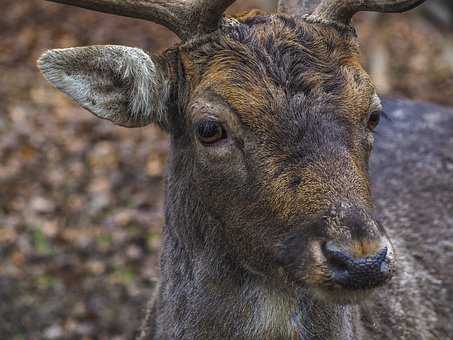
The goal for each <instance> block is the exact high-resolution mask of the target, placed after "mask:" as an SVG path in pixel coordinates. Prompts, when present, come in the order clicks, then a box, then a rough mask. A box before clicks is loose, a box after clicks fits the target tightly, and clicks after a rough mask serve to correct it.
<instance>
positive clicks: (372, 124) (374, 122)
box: [368, 111, 382, 131]
mask: <svg viewBox="0 0 453 340" xmlns="http://www.w3.org/2000/svg"><path fill="white" fill-rule="evenodd" d="M381 115H382V111H373V112H371V113H370V116H369V117H368V129H370V130H371V131H373V130H374V129H376V128H377V126H378V125H379V122H380V121H381Z"/></svg>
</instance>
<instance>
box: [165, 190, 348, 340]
mask: <svg viewBox="0 0 453 340" xmlns="http://www.w3.org/2000/svg"><path fill="white" fill-rule="evenodd" d="M172 188H173V189H176V188H177V190H172ZM190 191H191V189H190V186H188V187H185V186H184V185H180V183H179V184H178V183H169V185H168V189H167V212H166V227H165V228H164V231H163V247H162V255H161V288H160V296H159V306H158V307H157V308H158V313H157V314H158V315H159V316H158V318H159V322H158V323H157V324H158V325H159V326H160V327H162V330H158V332H157V334H158V337H157V338H158V339H244V340H245V339H250V340H252V339H269V340H272V339H279V340H290V339H291V340H293V339H294V340H302V339H303V340H308V339H326V340H328V339H352V338H353V336H352V327H351V325H352V309H351V308H352V307H345V306H338V305H331V304H326V303H323V302H321V301H319V300H317V299H316V298H315V297H314V296H313V295H312V294H310V293H309V292H308V291H306V290H303V289H295V288H288V287H282V286H281V283H276V282H270V281H268V280H267V279H266V278H264V277H262V276H259V275H257V274H254V273H251V272H250V271H248V270H246V269H245V268H243V267H242V266H241V265H240V264H238V263H237V262H236V261H235V260H234V259H232V258H230V256H229V253H228V251H227V249H226V248H225V247H226V244H225V242H224V240H223V239H221V237H220V236H219V235H221V231H220V228H221V225H220V223H219V222H218V221H216V219H215V218H213V217H212V216H210V214H209V213H208V212H207V210H206V209H204V208H203V205H202V203H200V202H199V201H198V200H197V199H196V198H193V197H191V196H190ZM186 195H187V196H186ZM175 207H178V209H175Z"/></svg>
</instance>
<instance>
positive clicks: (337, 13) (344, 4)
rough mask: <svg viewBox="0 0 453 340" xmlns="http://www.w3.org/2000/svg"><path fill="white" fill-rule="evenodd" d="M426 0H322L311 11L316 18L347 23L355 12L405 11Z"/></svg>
mask: <svg viewBox="0 0 453 340" xmlns="http://www.w3.org/2000/svg"><path fill="white" fill-rule="evenodd" d="M425 1H426V0H324V1H322V2H321V4H320V5H319V6H318V7H317V8H316V10H315V11H314V12H313V14H312V16H313V17H315V18H318V19H322V20H327V21H334V22H337V23H340V24H344V25H349V24H350V22H351V18H352V17H353V16H354V14H356V13H357V12H361V11H367V12H382V13H390V12H405V11H408V10H410V9H412V8H415V7H417V6H419V5H421V4H422V3H424V2H425Z"/></svg>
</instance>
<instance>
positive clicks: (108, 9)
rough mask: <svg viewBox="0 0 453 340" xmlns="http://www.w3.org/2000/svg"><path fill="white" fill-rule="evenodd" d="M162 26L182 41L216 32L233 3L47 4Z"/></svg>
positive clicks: (85, 0)
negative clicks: (134, 19)
mask: <svg viewBox="0 0 453 340" xmlns="http://www.w3.org/2000/svg"><path fill="white" fill-rule="evenodd" d="M47 1H51V2H57V3H61V4H66V5H72V6H77V7H82V8H86V9H91V10H95V11H98V12H104V13H110V14H116V15H121V16H126V17H131V18H139V19H144V20H148V21H153V22H156V23H158V24H161V25H163V26H165V27H167V28H168V29H170V30H171V31H173V32H175V33H176V34H177V35H178V36H179V37H180V38H181V39H182V40H187V39H189V38H191V37H193V36H196V35H199V34H205V33H210V32H212V31H215V30H216V29H217V28H218V26H219V22H220V20H221V19H222V16H223V13H224V12H225V10H226V9H227V8H228V7H229V6H231V5H232V4H233V3H234V2H235V0H193V1H187V0H47Z"/></svg>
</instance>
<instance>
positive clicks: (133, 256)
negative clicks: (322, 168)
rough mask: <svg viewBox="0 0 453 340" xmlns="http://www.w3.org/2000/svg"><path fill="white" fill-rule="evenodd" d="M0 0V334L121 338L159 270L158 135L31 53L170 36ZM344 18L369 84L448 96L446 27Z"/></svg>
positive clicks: (451, 85) (157, 43)
mask: <svg viewBox="0 0 453 340" xmlns="http://www.w3.org/2000/svg"><path fill="white" fill-rule="evenodd" d="M244 2H245V1H243V3H244ZM256 2H257V3H259V1H256ZM249 6H251V5H249ZM2 11H3V13H2V16H1V19H0V339H8V340H9V339H11V340H19V339H30V340H33V339H63V338H64V339H116V340H120V339H132V338H133V337H134V335H135V334H136V332H137V329H138V327H139V324H140V320H141V318H142V316H143V311H144V309H145V305H146V301H147V299H148V298H149V297H150V296H151V292H152V289H153V287H154V285H155V280H156V278H157V277H158V275H159V273H158V261H159V260H158V253H159V238H160V230H161V227H162V224H163V202H162V201H163V184H162V179H163V172H164V169H165V160H166V157H167V151H168V140H167V138H166V136H165V134H164V133H162V132H161V131H159V129H157V128H155V127H147V128H145V129H136V130H128V129H123V128H119V127H115V126H113V125H112V124H110V123H108V122H105V121H100V120H97V119H95V118H93V117H92V116H91V115H90V114H88V113H87V112H85V111H83V110H81V109H80V108H78V107H76V106H75V105H74V104H73V103H72V102H71V101H70V100H68V99H67V98H66V97H64V96H63V95H62V94H60V93H58V92H57V91H55V90H54V89H53V88H51V87H50V86H49V85H48V84H47V83H46V82H45V81H44V79H43V78H42V76H40V74H39V73H38V71H37V69H36V66H35V61H36V59H37V58H38V57H39V55H40V54H41V53H42V52H44V51H45V50H46V49H50V48H63V47H72V46H83V45H94V44H120V45H121V44H122V45H129V46H136V47H141V48H143V49H145V50H152V51H162V50H163V49H165V48H168V47H169V46H171V45H172V44H174V43H176V41H177V39H176V38H175V36H174V35H173V34H171V33H169V32H168V31H166V30H165V29H163V28H161V27H159V26H157V25H153V24H149V23H145V22H140V21H135V20H131V19H126V18H119V17H113V16H108V15H103V14H98V13H93V12H89V11H84V10H79V9H75V8H71V7H65V6H58V5H52V4H49V3H47V2H45V1H41V0H28V1H14V0H3V1H2ZM357 23H358V31H359V35H360V37H361V40H362V45H363V46H362V47H363V54H364V66H365V68H366V69H367V70H368V71H369V72H370V73H371V75H372V77H373V78H374V80H375V81H376V84H377V86H378V88H379V90H380V92H381V93H382V94H384V95H389V94H391V95H392V96H404V97H409V98H414V99H418V100H427V101H432V102H436V103H439V104H444V105H452V106H453V33H452V32H451V31H450V30H447V29H446V28H439V27H437V26H436V25H435V24H433V23H432V22H431V21H429V20H427V19H425V17H423V16H422V15H419V14H417V13H410V14H405V15H388V16H381V15H362V16H359V17H358V19H357Z"/></svg>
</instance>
